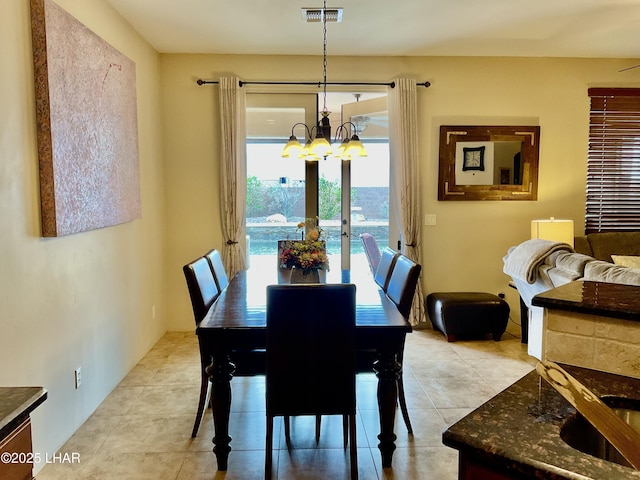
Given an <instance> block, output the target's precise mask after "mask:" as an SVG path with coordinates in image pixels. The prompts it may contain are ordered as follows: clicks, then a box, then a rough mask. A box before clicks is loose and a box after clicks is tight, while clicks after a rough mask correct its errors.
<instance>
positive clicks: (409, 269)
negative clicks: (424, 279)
mask: <svg viewBox="0 0 640 480" xmlns="http://www.w3.org/2000/svg"><path fill="white" fill-rule="evenodd" d="M421 270H422V267H421V266H420V265H419V264H417V263H415V262H414V261H413V260H411V259H410V258H409V257H406V256H405V255H398V257H397V259H396V262H395V265H394V266H393V270H392V271H391V276H390V278H389V285H388V287H387V296H388V297H389V298H390V299H391V300H392V301H393V303H395V304H396V305H397V307H398V310H400V313H401V314H402V315H403V316H404V317H405V318H408V317H409V313H410V312H411V304H412V303H413V296H414V294H415V291H416V287H417V285H418V278H419V277H420V271H421Z"/></svg>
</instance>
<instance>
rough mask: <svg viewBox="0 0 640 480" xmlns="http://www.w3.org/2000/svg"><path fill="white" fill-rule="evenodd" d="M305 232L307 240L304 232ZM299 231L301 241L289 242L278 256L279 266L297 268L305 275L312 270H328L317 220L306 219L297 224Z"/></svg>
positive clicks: (324, 248) (324, 247)
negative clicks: (300, 232)
mask: <svg viewBox="0 0 640 480" xmlns="http://www.w3.org/2000/svg"><path fill="white" fill-rule="evenodd" d="M305 229H306V230H307V238H304V231H305ZM297 230H301V231H302V234H301V240H289V241H287V242H286V244H285V247H284V250H283V251H282V254H281V255H280V266H281V267H283V268H298V269H301V270H302V272H303V273H304V274H305V275H306V274H309V273H311V271H312V270H329V259H328V258H327V252H326V244H325V241H324V240H322V238H321V237H322V233H323V231H322V228H320V226H319V225H318V220H317V219H307V220H306V221H304V222H300V223H299V224H298V228H297Z"/></svg>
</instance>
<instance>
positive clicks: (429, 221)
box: [424, 213, 436, 225]
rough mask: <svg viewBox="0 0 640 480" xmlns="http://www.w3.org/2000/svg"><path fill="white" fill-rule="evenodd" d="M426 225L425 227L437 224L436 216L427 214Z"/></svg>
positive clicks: (425, 217)
mask: <svg viewBox="0 0 640 480" xmlns="http://www.w3.org/2000/svg"><path fill="white" fill-rule="evenodd" d="M424 224H425V225H435V224H436V216H435V214H430V213H427V214H425V216H424Z"/></svg>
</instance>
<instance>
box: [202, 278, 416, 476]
mask: <svg viewBox="0 0 640 480" xmlns="http://www.w3.org/2000/svg"><path fill="white" fill-rule="evenodd" d="M286 281H287V280H286V274H285V275H284V276H283V275H282V272H281V271H277V269H276V268H274V269H273V271H264V270H256V269H254V270H251V269H249V270H242V271H240V272H238V273H237V274H236V275H235V276H234V277H233V278H232V279H231V281H230V283H229V285H228V286H227V288H226V289H225V290H223V292H222V293H221V294H220V296H219V298H218V299H217V301H216V302H215V303H214V304H213V305H212V307H211V309H210V310H209V312H208V313H207V315H206V317H205V318H204V319H203V320H202V321H201V322H200V324H199V325H198V326H197V328H196V334H197V335H198V340H199V342H200V348H201V349H202V350H203V351H204V352H205V354H206V355H209V356H210V357H211V364H210V366H209V367H208V368H207V373H208V374H209V378H210V380H211V384H212V387H211V406H212V413H213V422H214V428H215V435H214V437H213V444H214V447H213V452H214V453H215V455H216V460H217V463H218V470H222V471H225V470H227V465H228V457H229V452H230V451H231V445H230V443H231V437H230V436H229V413H230V409H231V380H232V378H233V375H234V372H235V371H236V369H237V370H238V371H240V370H241V369H242V365H240V364H238V362H239V361H240V360H238V358H240V359H241V358H243V356H242V352H251V351H255V350H259V349H265V348H266V287H267V285H269V284H276V283H283V282H285V283H286ZM326 281H327V282H328V283H353V284H355V285H356V343H357V349H358V358H359V360H361V359H365V361H368V363H369V364H370V365H369V368H370V371H374V372H375V374H376V376H377V378H378V388H377V397H378V411H379V416H380V434H379V435H378V440H379V444H378V448H379V449H380V453H381V456H382V466H383V467H384V468H388V467H391V461H392V457H393V452H394V450H395V448H396V446H395V440H396V435H395V434H394V425H395V413H396V405H397V399H398V389H397V380H398V376H399V375H400V374H401V365H400V364H399V363H398V361H397V358H398V354H399V353H400V352H401V351H402V349H403V348H404V341H405V337H406V334H407V333H409V332H411V325H410V324H409V323H408V322H407V321H406V319H405V318H404V317H403V316H402V315H401V314H400V312H399V311H398V309H397V307H396V305H395V304H394V303H393V302H392V301H391V300H390V299H389V298H388V297H387V296H386V294H385V293H384V292H383V291H382V289H380V288H379V287H378V285H377V284H376V283H375V282H374V280H373V277H372V275H371V274H370V273H369V272H368V271H366V272H364V271H362V272H355V271H348V270H342V271H337V272H334V271H331V272H328V273H327V278H326ZM327 353H328V354H329V353H330V346H327ZM232 357H233V360H234V362H235V364H234V363H233V362H232V361H231V358H232ZM369 359H370V360H369ZM253 373H257V374H264V372H261V371H257V372H253ZM265 422H266V419H265Z"/></svg>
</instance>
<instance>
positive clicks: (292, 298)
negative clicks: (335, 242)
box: [265, 284, 358, 479]
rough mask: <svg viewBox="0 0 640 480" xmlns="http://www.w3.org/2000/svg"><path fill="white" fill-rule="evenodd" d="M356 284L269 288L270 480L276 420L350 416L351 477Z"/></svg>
mask: <svg viewBox="0 0 640 480" xmlns="http://www.w3.org/2000/svg"><path fill="white" fill-rule="evenodd" d="M355 294H356V287H355V285H353V284H296V285H270V286H268V287H267V375H266V410H267V438H266V442H267V444H266V457H265V478H267V479H270V478H271V470H272V450H273V445H272V444H273V419H274V417H276V416H282V417H285V438H286V440H287V445H290V432H289V429H288V428H287V425H288V418H289V417H290V416H298V415H310V416H315V417H316V419H317V418H319V415H342V416H343V420H344V419H345V417H346V418H347V427H348V433H349V444H350V448H349V457H350V469H351V478H352V479H355V478H358V464H357V451H356V421H355V415H356V388H355V375H356V343H355V333H356V330H355V318H356V300H355Z"/></svg>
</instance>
